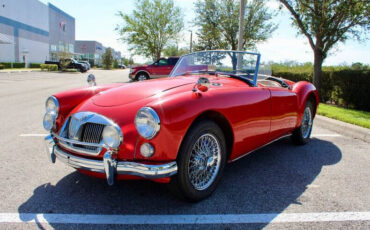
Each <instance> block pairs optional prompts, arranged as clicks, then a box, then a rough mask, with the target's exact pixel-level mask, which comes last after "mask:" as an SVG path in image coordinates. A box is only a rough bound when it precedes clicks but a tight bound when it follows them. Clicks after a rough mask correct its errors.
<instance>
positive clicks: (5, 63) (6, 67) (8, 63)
mask: <svg viewBox="0 0 370 230" xmlns="http://www.w3.org/2000/svg"><path fill="white" fill-rule="evenodd" d="M0 64H1V65H3V66H4V69H10V68H12V63H10V62H0Z"/></svg>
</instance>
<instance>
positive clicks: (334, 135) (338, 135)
mask: <svg viewBox="0 0 370 230" xmlns="http://www.w3.org/2000/svg"><path fill="white" fill-rule="evenodd" d="M311 137H342V135H340V134H320V133H317V134H312V135H311Z"/></svg>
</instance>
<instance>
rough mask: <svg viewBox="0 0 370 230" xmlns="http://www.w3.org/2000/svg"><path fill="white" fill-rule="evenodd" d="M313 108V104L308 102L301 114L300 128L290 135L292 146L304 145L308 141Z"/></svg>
mask: <svg viewBox="0 0 370 230" xmlns="http://www.w3.org/2000/svg"><path fill="white" fill-rule="evenodd" d="M314 108H315V106H314V102H312V101H311V100H308V101H307V102H306V106H305V109H304V112H303V117H302V123H301V126H299V127H298V128H296V129H295V130H294V131H293V134H292V140H293V143H294V144H297V145H304V144H307V143H308V141H309V140H310V136H311V132H312V126H313V118H314Z"/></svg>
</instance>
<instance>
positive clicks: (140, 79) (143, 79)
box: [138, 74, 146, 81]
mask: <svg viewBox="0 0 370 230" xmlns="http://www.w3.org/2000/svg"><path fill="white" fill-rule="evenodd" d="M138 80H139V81H145V80H146V75H144V74H140V75H139V77H138Z"/></svg>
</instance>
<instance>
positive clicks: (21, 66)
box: [13, 62, 25, 68]
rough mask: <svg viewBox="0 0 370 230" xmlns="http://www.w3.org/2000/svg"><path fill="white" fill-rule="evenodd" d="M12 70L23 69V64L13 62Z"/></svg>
mask: <svg viewBox="0 0 370 230" xmlns="http://www.w3.org/2000/svg"><path fill="white" fill-rule="evenodd" d="M13 68H25V65H24V62H14V63H13Z"/></svg>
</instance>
